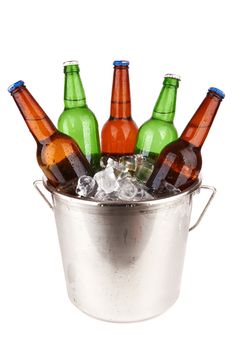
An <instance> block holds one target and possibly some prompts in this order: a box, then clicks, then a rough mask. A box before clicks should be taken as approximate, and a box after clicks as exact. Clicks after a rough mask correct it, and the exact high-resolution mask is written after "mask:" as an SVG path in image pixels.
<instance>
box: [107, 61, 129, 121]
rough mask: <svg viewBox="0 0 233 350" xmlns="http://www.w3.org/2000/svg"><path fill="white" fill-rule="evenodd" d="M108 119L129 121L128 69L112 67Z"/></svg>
mask: <svg viewBox="0 0 233 350" xmlns="http://www.w3.org/2000/svg"><path fill="white" fill-rule="evenodd" d="M110 119H131V100H130V86H129V71H128V67H114V75H113V84H112V98H111V112H110Z"/></svg>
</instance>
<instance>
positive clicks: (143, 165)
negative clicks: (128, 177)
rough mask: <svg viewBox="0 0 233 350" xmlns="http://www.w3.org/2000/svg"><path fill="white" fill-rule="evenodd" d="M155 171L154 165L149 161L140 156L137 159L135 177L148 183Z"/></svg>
mask: <svg viewBox="0 0 233 350" xmlns="http://www.w3.org/2000/svg"><path fill="white" fill-rule="evenodd" d="M153 169H154V163H153V162H152V161H150V160H148V159H147V158H146V157H142V156H140V155H139V156H138V158H137V169H136V171H135V176H136V177H137V178H138V179H139V180H140V181H142V182H144V183H146V181H147V180H148V179H149V177H150V175H151V174H152V172H153Z"/></svg>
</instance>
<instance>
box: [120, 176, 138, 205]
mask: <svg viewBox="0 0 233 350" xmlns="http://www.w3.org/2000/svg"><path fill="white" fill-rule="evenodd" d="M137 192H138V189H137V187H136V186H135V184H134V183H133V182H132V181H131V180H130V179H129V178H126V179H124V180H122V181H119V189H118V191H117V196H118V198H119V199H121V200H123V201H128V200H132V199H133V198H134V197H135V196H136V194H137Z"/></svg>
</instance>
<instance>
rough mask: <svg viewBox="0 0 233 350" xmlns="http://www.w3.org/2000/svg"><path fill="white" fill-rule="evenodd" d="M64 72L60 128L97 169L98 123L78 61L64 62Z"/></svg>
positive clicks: (98, 154)
mask: <svg viewBox="0 0 233 350" xmlns="http://www.w3.org/2000/svg"><path fill="white" fill-rule="evenodd" d="M64 73H65V88H64V105H65V109H64V111H63V112H62V114H61V115H60V117H59V119H58V130H60V131H61V132H63V133H65V134H67V135H69V136H71V137H72V138H73V139H74V140H75V141H76V142H77V143H78V145H79V147H80V148H81V150H82V152H83V153H84V155H85V156H86V158H87V160H88V161H89V163H90V164H91V165H92V167H93V168H95V169H96V170H97V169H98V168H99V160H100V142H99V131H98V123H97V120H96V117H95V115H94V113H93V112H92V111H91V110H90V109H89V108H88V106H87V104H86V96H85V92H84V89H83V85H82V81H81V78H80V74H79V65H78V62H77V61H67V62H64Z"/></svg>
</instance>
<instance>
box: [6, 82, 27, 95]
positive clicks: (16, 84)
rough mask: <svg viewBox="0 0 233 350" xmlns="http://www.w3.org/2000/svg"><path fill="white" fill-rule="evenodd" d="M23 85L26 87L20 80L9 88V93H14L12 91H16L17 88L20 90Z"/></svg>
mask: <svg viewBox="0 0 233 350" xmlns="http://www.w3.org/2000/svg"><path fill="white" fill-rule="evenodd" d="M22 85H24V81H23V80H19V81H16V83H14V84H12V85H10V86H9V87H8V92H10V93H11V92H12V91H14V90H15V89H16V88H18V87H19V86H22Z"/></svg>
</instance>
